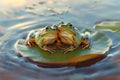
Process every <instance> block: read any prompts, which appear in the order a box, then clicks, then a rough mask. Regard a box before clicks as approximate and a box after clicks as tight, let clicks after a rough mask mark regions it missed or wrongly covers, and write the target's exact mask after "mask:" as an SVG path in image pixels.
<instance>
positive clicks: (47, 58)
mask: <svg viewBox="0 0 120 80" xmlns="http://www.w3.org/2000/svg"><path fill="white" fill-rule="evenodd" d="M91 39H92V47H91V48H90V49H85V50H82V49H81V48H80V47H79V48H77V49H76V50H74V51H71V52H68V53H66V54H64V53H62V52H60V51H57V52H56V53H54V54H50V53H49V52H47V51H43V50H41V49H40V48H39V47H38V46H34V47H32V48H29V47H28V46H26V45H25V40H24V39H20V40H18V41H17V43H16V45H15V47H16V49H17V51H18V53H19V54H20V55H21V56H23V57H27V58H29V60H30V61H31V62H34V63H36V64H37V65H38V66H41V67H51V68H57V67H64V66H75V67H83V66H89V65H91V64H93V63H96V62H98V61H100V60H101V59H103V58H104V57H105V53H106V52H107V51H108V50H109V48H110V46H111V44H112V42H111V40H110V39H109V38H108V37H107V36H106V35H104V34H102V33H99V32H92V33H91ZM94 53H96V54H94Z"/></svg>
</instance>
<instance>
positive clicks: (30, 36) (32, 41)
mask: <svg viewBox="0 0 120 80" xmlns="http://www.w3.org/2000/svg"><path fill="white" fill-rule="evenodd" d="M35 34H36V31H35V30H32V31H30V32H29V33H28V36H27V38H26V45H27V46H29V47H32V46H34V45H35Z"/></svg>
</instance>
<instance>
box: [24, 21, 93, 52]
mask: <svg viewBox="0 0 120 80" xmlns="http://www.w3.org/2000/svg"><path fill="white" fill-rule="evenodd" d="M26 45H27V46H28V47H30V48H32V47H33V46H35V45H37V46H38V47H39V48H40V49H41V50H44V51H48V52H50V53H55V52H56V51H57V50H60V51H61V52H63V53H68V52H70V51H73V50H75V49H77V48H78V47H82V49H83V50H84V49H88V48H90V47H91V37H90V32H88V31H86V32H82V33H81V32H79V30H78V28H77V27H74V26H73V25H72V24H71V23H66V24H65V23H64V22H60V23H59V24H58V25H52V26H46V27H43V28H40V29H38V30H32V31H30V32H29V33H28V35H27V38H26Z"/></svg>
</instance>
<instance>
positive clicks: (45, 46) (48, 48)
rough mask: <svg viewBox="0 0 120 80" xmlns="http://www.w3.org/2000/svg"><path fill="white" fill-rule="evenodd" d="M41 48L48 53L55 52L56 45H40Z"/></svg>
mask: <svg viewBox="0 0 120 80" xmlns="http://www.w3.org/2000/svg"><path fill="white" fill-rule="evenodd" d="M42 48H43V49H44V50H45V51H48V52H50V53H52V54H53V53H55V52H56V50H55V49H56V47H54V46H53V45H42Z"/></svg>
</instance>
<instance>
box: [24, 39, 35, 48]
mask: <svg viewBox="0 0 120 80" xmlns="http://www.w3.org/2000/svg"><path fill="white" fill-rule="evenodd" d="M26 45H27V46H29V47H32V46H34V45H35V40H33V39H30V40H27V41H26Z"/></svg>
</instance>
